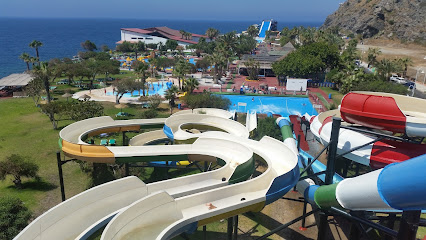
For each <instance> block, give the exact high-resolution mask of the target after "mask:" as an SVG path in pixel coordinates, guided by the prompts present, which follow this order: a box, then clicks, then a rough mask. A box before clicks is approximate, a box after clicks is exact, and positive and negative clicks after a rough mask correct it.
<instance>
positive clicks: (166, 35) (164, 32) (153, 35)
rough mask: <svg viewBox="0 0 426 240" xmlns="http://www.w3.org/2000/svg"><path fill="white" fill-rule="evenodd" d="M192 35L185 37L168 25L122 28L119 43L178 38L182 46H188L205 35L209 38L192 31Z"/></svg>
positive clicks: (161, 40)
mask: <svg viewBox="0 0 426 240" xmlns="http://www.w3.org/2000/svg"><path fill="white" fill-rule="evenodd" d="M191 34H192V36H191V37H188V38H185V37H184V36H182V34H181V33H180V31H179V30H175V29H171V28H168V27H153V28H144V29H141V28H122V29H121V40H120V41H118V42H117V44H121V43H123V42H124V41H128V42H138V41H139V42H144V43H145V44H149V43H154V44H158V43H160V42H161V43H163V44H165V43H166V41H167V40H169V39H171V40H176V41H177V42H178V44H179V45H180V46H183V47H185V46H188V45H191V44H197V43H198V40H199V39H200V38H201V37H203V38H206V39H207V36H204V35H200V34H195V33H191Z"/></svg>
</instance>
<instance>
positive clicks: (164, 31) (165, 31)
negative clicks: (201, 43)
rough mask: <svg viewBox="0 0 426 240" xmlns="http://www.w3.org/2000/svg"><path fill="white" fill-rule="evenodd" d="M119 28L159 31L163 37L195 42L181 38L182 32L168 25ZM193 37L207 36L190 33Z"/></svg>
mask: <svg viewBox="0 0 426 240" xmlns="http://www.w3.org/2000/svg"><path fill="white" fill-rule="evenodd" d="M121 30H126V31H130V32H136V33H142V34H152V33H154V32H157V33H159V34H160V35H162V36H164V37H165V38H168V39H172V40H176V41H180V42H186V43H190V44H197V42H195V41H191V40H187V39H184V38H182V34H180V32H179V30H175V29H171V28H168V27H165V26H164V27H153V28H145V29H140V28H122V29H121ZM191 34H192V36H194V37H204V38H207V36H204V35H200V34H196V33H191Z"/></svg>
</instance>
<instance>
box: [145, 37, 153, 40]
mask: <svg viewBox="0 0 426 240" xmlns="http://www.w3.org/2000/svg"><path fill="white" fill-rule="evenodd" d="M145 39H146V40H153V39H154V38H150V37H147V38H145Z"/></svg>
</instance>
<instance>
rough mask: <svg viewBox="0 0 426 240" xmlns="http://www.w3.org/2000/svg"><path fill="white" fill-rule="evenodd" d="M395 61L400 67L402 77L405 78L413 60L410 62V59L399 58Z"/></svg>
mask: <svg viewBox="0 0 426 240" xmlns="http://www.w3.org/2000/svg"><path fill="white" fill-rule="evenodd" d="M397 61H398V63H399V64H400V65H401V68H402V76H403V77H406V76H407V71H408V67H409V66H413V60H411V58H409V57H405V58H399V59H398V60H397Z"/></svg>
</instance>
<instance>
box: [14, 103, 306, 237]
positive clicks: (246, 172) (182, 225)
mask: <svg viewBox="0 0 426 240" xmlns="http://www.w3.org/2000/svg"><path fill="white" fill-rule="evenodd" d="M210 113H211V115H210V114H207V113H206V111H205V110H200V112H199V113H198V114H193V113H187V114H186V113H180V114H176V115H173V116H171V117H170V118H169V119H167V120H165V119H154V120H122V121H114V120H113V119H111V118H109V117H100V118H92V119H88V120H83V121H80V122H77V123H74V124H71V125H69V126H68V127H66V128H64V129H63V130H62V131H61V132H60V140H59V144H60V146H61V148H62V150H63V151H64V154H66V155H67V156H70V157H75V158H78V159H82V160H85V161H92V162H102V163H125V162H135V161H153V160H160V159H161V160H163V161H164V160H183V159H190V160H192V161H199V160H201V161H216V160H217V161H222V162H224V164H225V165H224V166H223V167H222V168H220V169H218V170H214V171H210V172H206V173H201V174H196V175H191V176H186V177H181V178H176V179H171V180H167V181H161V182H157V183H151V184H144V183H143V182H142V181H140V180H139V179H137V178H135V177H129V178H124V179H120V180H117V181H113V182H110V183H107V184H104V185H101V186H98V187H95V188H92V189H89V190H87V191H85V192H83V193H81V194H79V195H77V196H74V197H73V198H70V199H68V200H67V201H65V202H63V203H61V204H59V205H57V206H56V207H54V208H52V209H50V210H49V211H47V212H46V213H44V214H43V215H41V216H40V217H38V218H37V219H36V220H34V221H33V222H32V223H31V224H30V225H28V226H27V227H26V228H25V229H24V230H23V231H22V232H21V233H20V234H19V235H18V236H17V237H16V238H15V239H74V238H76V237H77V239H85V238H87V236H89V235H90V234H91V233H93V232H94V231H96V230H97V229H99V228H100V227H102V226H104V225H105V224H107V223H108V222H109V221H110V220H112V221H111V222H110V223H109V224H108V226H107V228H106V229H105V231H104V233H103V236H102V239H117V238H121V237H124V236H126V238H127V237H129V238H133V237H134V238H138V239H141V238H142V239H168V238H171V237H172V236H175V235H177V234H179V233H181V232H185V231H190V230H194V227H196V226H202V225H205V224H207V223H209V222H213V221H217V220H218V219H223V218H226V217H227V216H233V215H236V214H239V213H243V212H246V211H258V210H261V209H262V208H263V206H264V205H265V204H268V203H271V202H273V201H275V200H276V199H279V198H280V197H281V196H282V195H284V194H285V193H286V192H287V191H288V190H289V189H291V188H292V187H293V186H294V185H295V184H296V182H297V179H298V173H299V169H298V168H297V167H296V166H297V157H296V155H295V154H294V153H293V152H292V151H291V150H289V149H288V148H287V147H286V146H285V145H283V143H281V142H279V141H276V140H274V139H271V138H269V137H264V138H263V139H262V140H261V141H254V140H249V139H248V138H247V137H248V131H247V128H245V127H244V126H243V125H241V124H239V123H237V122H235V121H232V120H229V119H228V118H229V115H227V114H224V113H225V112H220V111H213V110H212V111H211V112H210ZM188 115H189V116H188ZM167 124H168V125H167ZM188 124H189V125H188ZM222 124H223V125H222ZM238 124H239V125H238ZM154 126H155V127H158V126H164V133H165V134H166V136H168V137H169V138H170V133H171V134H172V135H171V138H170V139H172V140H175V141H182V142H185V141H186V142H191V144H182V145H171V146H170V145H168V146H164V145H163V146H128V147H120V146H95V145H89V144H87V143H85V142H84V140H86V139H87V138H88V137H90V136H93V135H97V134H99V133H103V132H118V131H124V130H138V129H141V128H145V127H146V128H151V127H154ZM237 126H238V127H237ZM193 127H197V128H200V129H202V132H201V131H200V132H196V131H189V130H196V129H195V128H193ZM172 129H173V130H172ZM188 129H189V130H188ZM169 130H170V131H171V132H168V131H169ZM154 135H155V136H154ZM156 136H157V137H156ZM151 137H152V138H151V140H149V139H148V140H141V139H139V138H134V139H133V140H134V143H136V142H138V141H142V142H144V143H147V142H150V141H153V140H155V139H156V138H160V137H163V136H161V134H159V133H156V134H153V136H151ZM254 153H255V154H256V156H259V157H260V158H262V159H263V160H264V161H265V162H266V163H267V164H268V169H267V170H266V171H265V172H264V173H263V174H262V175H261V176H259V177H256V178H254V179H251V180H248V181H244V180H246V179H247V178H248V177H249V176H250V175H251V174H252V172H253V170H254V162H253V161H254V160H253V156H254ZM241 181H243V182H241ZM228 184H233V185H228ZM206 204H207V205H206ZM138 206H139V207H138ZM146 217H147V219H149V221H148V222H146V221H144V220H143V219H146ZM136 219H139V220H140V219H142V220H141V221H135V220H136ZM70 226H72V227H70Z"/></svg>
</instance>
